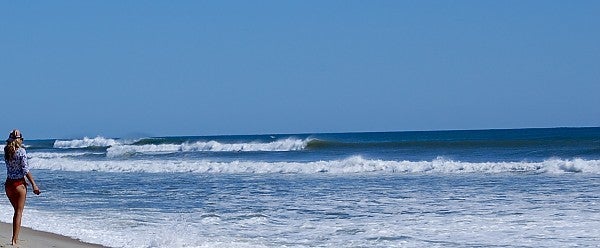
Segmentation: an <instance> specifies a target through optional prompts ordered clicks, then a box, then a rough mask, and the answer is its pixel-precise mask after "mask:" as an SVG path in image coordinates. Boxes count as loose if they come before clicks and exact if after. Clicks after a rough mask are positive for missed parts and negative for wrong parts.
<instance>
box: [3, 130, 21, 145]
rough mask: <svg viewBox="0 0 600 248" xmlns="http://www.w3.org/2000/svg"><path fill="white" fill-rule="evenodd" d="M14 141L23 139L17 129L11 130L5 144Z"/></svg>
mask: <svg viewBox="0 0 600 248" xmlns="http://www.w3.org/2000/svg"><path fill="white" fill-rule="evenodd" d="M16 139H23V134H21V132H20V131H19V130H17V129H15V130H12V132H10V134H9V135H8V139H7V140H6V142H12V141H13V140H16Z"/></svg>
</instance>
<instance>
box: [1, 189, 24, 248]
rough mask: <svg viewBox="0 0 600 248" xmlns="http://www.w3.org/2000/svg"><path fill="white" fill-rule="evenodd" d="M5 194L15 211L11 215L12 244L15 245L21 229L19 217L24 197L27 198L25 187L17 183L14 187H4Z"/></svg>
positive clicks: (21, 215) (21, 214)
mask: <svg viewBox="0 0 600 248" xmlns="http://www.w3.org/2000/svg"><path fill="white" fill-rule="evenodd" d="M6 196H8V199H9V200H10V204H12V206H13V209H14V210H15V213H14V215H13V235H12V244H13V245H16V244H17V242H18V240H19V232H20V231H21V218H22V217H23V209H24V208H25V199H26V198H27V188H26V187H25V185H19V186H17V187H15V188H13V187H10V186H8V187H6Z"/></svg>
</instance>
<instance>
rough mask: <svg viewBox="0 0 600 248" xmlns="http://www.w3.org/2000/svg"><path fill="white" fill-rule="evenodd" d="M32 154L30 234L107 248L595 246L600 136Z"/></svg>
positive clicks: (130, 147) (36, 145)
mask: <svg viewBox="0 0 600 248" xmlns="http://www.w3.org/2000/svg"><path fill="white" fill-rule="evenodd" d="M25 145H26V149H27V152H28V159H29V163H30V165H31V167H32V171H33V173H34V175H35V176H36V181H38V184H39V185H40V187H41V188H42V190H43V192H44V193H43V194H42V195H41V196H39V197H37V196H36V197H29V198H28V205H27V209H26V211H27V214H25V215H24V221H23V225H24V226H28V227H32V228H35V229H38V230H42V231H49V232H54V233H58V234H62V235H66V236H70V237H74V238H77V239H81V240H83V241H86V242H92V243H98V244H102V245H105V246H108V247H282V246H285V247H478V246H479V247H490V246H505V247H564V246H584V247H589V246H595V245H597V244H598V243H600V238H599V237H600V231H599V230H600V224H599V223H600V206H599V204H598V202H599V201H598V200H600V193H598V192H600V128H553V129H510V130H460V131H433V132H384V133H332V134H267V135H231V136H181V137H142V138H134V139H122V138H108V137H102V136H97V137H94V138H89V137H82V138H75V139H44V140H26V142H25ZM0 208H2V209H3V210H4V211H1V212H0V221H4V222H10V219H11V214H10V213H11V210H10V203H8V201H7V200H4V201H0Z"/></svg>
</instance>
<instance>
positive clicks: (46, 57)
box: [0, 0, 600, 139]
mask: <svg viewBox="0 0 600 248" xmlns="http://www.w3.org/2000/svg"><path fill="white" fill-rule="evenodd" d="M598 13H600V1H584V0H582V1H551V0H547V1H546V0H544V1H522V0H518V1H510V0H509V1H485V0H484V1H475V0H473V1H400V0H398V1H395V0H394V1H392V0H390V1H384V0H373V1H353V0H344V1H328V0H325V1H292V0H290V1H279V0H277V1H227V0H225V1H201V0H198V1H60V0H59V1H2V2H1V3H0V85H1V87H0V94H2V95H3V96H4V98H3V99H4V104H3V105H4V107H3V108H2V109H3V112H4V115H3V117H2V121H1V123H0V131H2V130H4V131H5V132H6V135H8V133H9V132H10V130H12V129H14V128H18V129H20V130H22V132H23V134H24V135H25V137H30V138H35V139H44V138H80V137H84V136H87V137H96V136H103V137H129V136H187V135H230V134H274V133H321V132H364V131H367V132H373V131H413V130H455V129H496V128H532V127H584V126H585V127H587V126H600V110H599V106H600V97H599V93H600V31H599V30H600V29H599V28H598V27H599V26H600V15H599V14H598Z"/></svg>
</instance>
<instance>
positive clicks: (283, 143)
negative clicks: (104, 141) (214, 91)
mask: <svg viewBox="0 0 600 248" xmlns="http://www.w3.org/2000/svg"><path fill="white" fill-rule="evenodd" d="M308 142H309V140H301V139H293V138H287V139H282V140H276V141H272V142H249V143H231V144H228V143H221V142H217V141H207V142H204V141H198V142H194V143H187V142H186V143H182V144H145V145H114V146H111V147H109V148H108V149H107V150H106V155H107V157H119V156H124V155H131V154H163V153H176V152H271V151H298V150H302V149H304V148H306V146H307V144H308Z"/></svg>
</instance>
